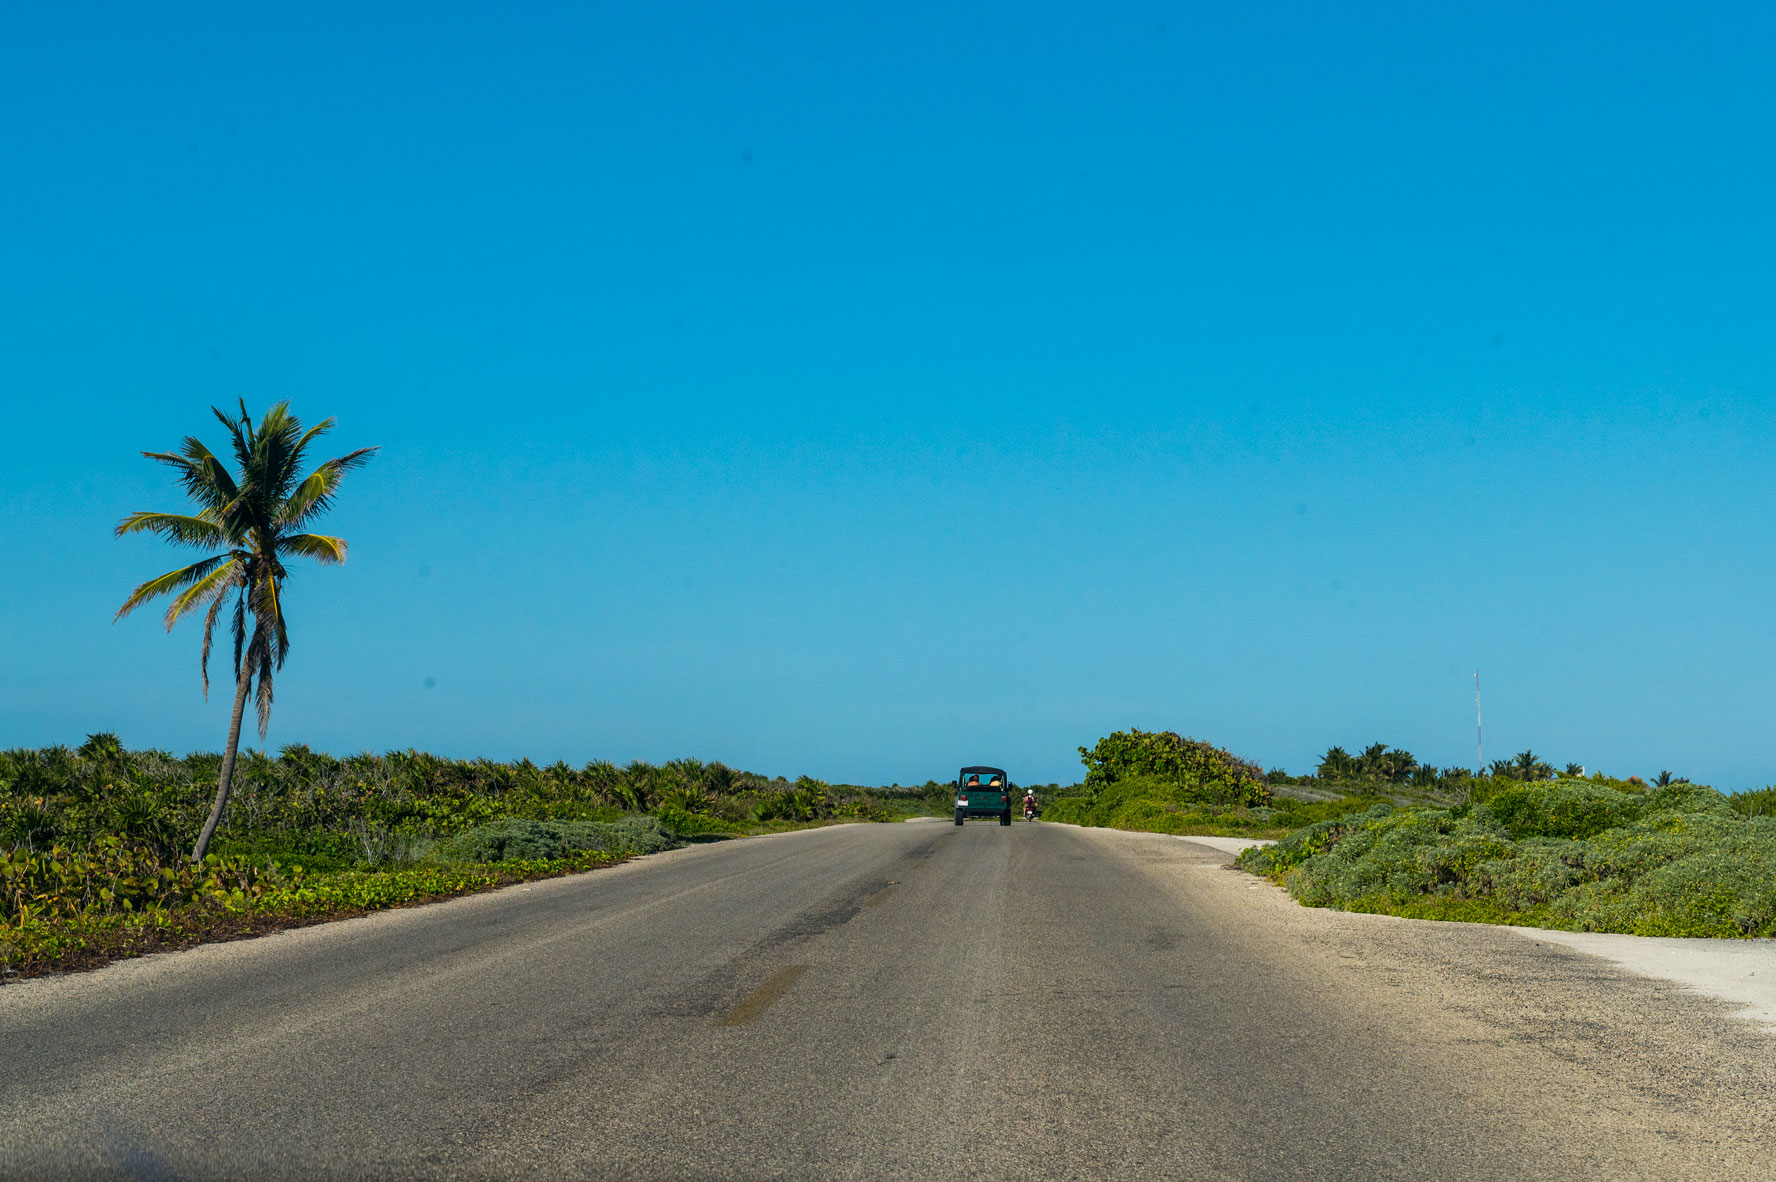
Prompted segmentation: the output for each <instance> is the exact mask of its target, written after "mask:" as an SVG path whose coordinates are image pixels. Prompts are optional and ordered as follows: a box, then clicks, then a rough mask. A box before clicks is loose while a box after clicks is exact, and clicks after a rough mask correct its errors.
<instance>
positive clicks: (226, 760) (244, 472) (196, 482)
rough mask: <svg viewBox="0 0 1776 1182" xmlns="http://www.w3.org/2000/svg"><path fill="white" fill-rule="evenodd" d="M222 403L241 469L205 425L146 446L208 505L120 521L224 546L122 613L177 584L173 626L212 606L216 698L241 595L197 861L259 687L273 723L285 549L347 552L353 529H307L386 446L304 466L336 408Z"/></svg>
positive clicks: (262, 707) (171, 575) (136, 529)
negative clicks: (219, 660) (223, 642)
mask: <svg viewBox="0 0 1776 1182" xmlns="http://www.w3.org/2000/svg"><path fill="white" fill-rule="evenodd" d="M211 409H212V411H214V413H215V415H216V417H217V418H218V419H220V420H222V425H223V426H225V427H227V428H228V433H229V435H230V436H231V437H232V441H233V447H234V460H235V471H234V472H233V473H232V474H231V473H230V472H229V471H228V469H227V467H226V466H225V465H224V464H223V463H222V461H221V460H219V459H217V458H216V456H215V455H214V454H213V453H211V451H210V449H209V448H207V447H205V446H204V445H203V444H202V443H201V442H200V441H199V440H198V438H197V437H196V436H195V435H187V436H186V437H185V442H184V444H183V445H182V446H181V447H180V449H179V452H178V454H176V455H175V454H174V453H172V452H156V451H147V452H143V453H142V454H143V455H145V456H147V457H148V458H149V459H151V460H158V461H159V462H160V463H163V464H166V465H168V466H169V467H171V468H173V469H174V470H175V471H177V473H178V475H179V483H180V484H181V485H183V486H184V489H185V495H186V496H188V497H189V498H190V499H191V500H192V502H193V503H195V504H196V506H197V512H196V513H195V514H180V513H131V514H130V515H129V516H128V517H125V518H124V519H123V520H122V521H120V522H118V524H117V536H118V537H122V536H124V535H125V534H135V533H151V534H159V535H160V536H161V537H162V538H165V539H166V540H167V541H169V542H172V543H173V544H174V545H178V546H191V547H194V548H196V549H200V550H217V551H220V553H216V554H211V555H209V556H208V557H206V558H201V559H199V560H198V561H196V562H194V563H192V564H191V565H190V566H184V567H180V568H179V569H178V570H175V571H169V572H167V573H166V574H164V575H161V576H160V577H159V578H157V579H149V580H148V581H147V582H146V583H143V584H142V585H141V586H140V587H137V588H136V589H135V590H134V591H132V592H131V593H130V597H129V598H128V599H126V600H124V602H123V606H122V607H120V608H118V609H117V616H116V617H115V618H116V619H122V618H123V617H124V616H127V615H129V613H130V612H132V611H134V610H135V609H136V608H138V607H140V606H141V605H142V604H144V603H147V602H148V601H149V600H150V599H156V598H158V597H160V596H162V595H171V596H172V597H173V599H172V603H171V604H170V605H168V607H167V609H166V617H165V620H166V626H167V631H169V632H170V631H172V628H173V625H174V624H176V623H178V622H179V620H180V619H181V618H183V617H184V616H186V615H189V614H190V613H192V612H195V611H197V610H198V609H200V608H202V609H205V612H204V627H203V658H202V662H201V667H202V670H203V691H204V697H206V698H208V697H209V696H210V638H211V636H212V634H213V633H214V632H215V628H216V620H217V617H218V616H219V615H220V614H221V612H222V609H223V606H224V605H225V604H226V603H227V602H228V600H229V598H230V596H231V595H232V597H233V601H234V610H233V619H232V629H233V633H234V714H233V715H232V716H231V718H230V719H229V723H228V747H227V750H225V751H224V752H223V753H222V772H221V774H220V775H219V776H218V777H217V779H216V803H215V805H214V806H213V807H212V808H211V809H210V816H209V820H207V821H205V822H204V827H203V832H201V833H199V834H198V837H197V844H196V846H194V847H193V848H192V851H191V860H192V861H193V862H202V861H203V859H204V854H205V853H207V852H208V850H209V848H210V838H211V837H213V836H214V835H215V832H216V826H217V825H218V824H219V823H220V822H221V820H222V810H223V809H224V808H225V807H226V806H227V804H228V790H229V787H230V785H231V782H232V781H233V778H234V762H235V755H236V753H237V752H238V751H239V749H240V730H241V716H242V715H243V714H244V713H245V712H246V706H247V694H248V691H249V690H254V691H255V699H256V702H257V706H258V712H259V738H260V741H261V742H263V741H264V739H265V728H266V726H267V725H268V724H269V723H270V722H271V682H272V675H273V674H274V673H275V671H276V670H278V669H281V668H283V664H284V657H285V655H286V654H287V653H288V652H289V648H290V637H289V634H288V632H287V631H286V630H285V620H284V608H283V599H284V579H285V577H286V575H287V573H288V572H286V571H285V569H284V562H283V560H284V559H285V558H287V557H289V556H292V555H296V556H300V557H303V558H312V559H314V560H315V561H316V562H320V563H340V562H344V561H345V539H343V538H333V537H328V536H327V535H325V534H315V533H307V532H305V530H304V527H305V526H307V525H308V523H309V522H311V521H313V520H314V519H315V518H316V517H319V516H320V515H321V514H322V513H325V512H326V511H327V510H328V509H329V508H331V507H332V504H333V497H334V494H335V493H337V492H338V490H339V484H340V481H341V480H343V479H344V478H345V474H346V473H347V472H349V471H351V470H352V469H353V468H357V467H360V466H361V465H363V464H365V463H367V462H368V461H369V459H370V456H371V454H372V453H374V452H375V451H376V450H377V449H376V448H374V447H360V448H358V449H357V450H356V451H352V452H347V453H346V454H345V455H343V456H339V457H337V458H335V459H331V460H328V461H326V462H325V463H323V464H321V465H320V466H319V467H317V468H315V469H314V470H313V471H312V472H310V473H309V474H308V475H307V476H303V475H301V472H302V469H303V463H304V459H303V457H304V455H305V453H306V452H307V451H308V445H309V444H311V443H313V442H314V441H315V440H316V439H317V438H319V437H320V436H322V435H325V434H326V433H327V432H328V431H330V430H332V428H333V420H332V419H328V420H326V421H325V422H323V423H321V424H319V425H317V426H314V427H310V428H309V429H308V430H307V431H304V430H303V429H302V423H301V421H300V420H299V419H297V418H296V416H295V415H292V414H291V413H290V404H289V403H288V402H280V403H278V404H277V405H276V406H274V407H272V408H271V409H270V410H268V411H267V412H265V417H264V418H262V419H260V420H259V425H258V426H257V427H255V426H254V425H253V423H252V420H251V419H250V418H249V417H248V415H247V404H246V401H245V400H244V399H243V400H242V401H241V404H240V417H239V418H235V417H232V416H230V415H227V414H225V413H223V412H222V411H220V410H216V409H215V408H213V407H212V408H211ZM249 620H250V621H251V625H252V626H251V629H250V630H249V628H248V621H249Z"/></svg>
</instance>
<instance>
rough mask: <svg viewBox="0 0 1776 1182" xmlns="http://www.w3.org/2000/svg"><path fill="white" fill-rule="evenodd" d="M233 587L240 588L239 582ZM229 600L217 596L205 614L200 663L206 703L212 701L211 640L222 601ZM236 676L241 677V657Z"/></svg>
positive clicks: (237, 663) (235, 671)
mask: <svg viewBox="0 0 1776 1182" xmlns="http://www.w3.org/2000/svg"><path fill="white" fill-rule="evenodd" d="M233 585H234V586H236V587H238V586H240V584H239V583H238V582H237V583H235V584H233ZM227 598H228V597H227V596H226V595H218V596H216V598H214V599H212V600H211V601H210V610H209V611H208V612H207V613H205V615H204V626H203V656H202V658H201V660H200V662H199V665H200V671H201V672H202V673H203V695H204V701H206V702H207V701H209V700H210V638H211V637H212V636H214V635H215V632H216V616H217V615H218V614H220V613H221V611H222V601H223V600H225V599H227ZM234 675H235V676H236V677H239V676H240V659H239V657H236V658H235V662H234Z"/></svg>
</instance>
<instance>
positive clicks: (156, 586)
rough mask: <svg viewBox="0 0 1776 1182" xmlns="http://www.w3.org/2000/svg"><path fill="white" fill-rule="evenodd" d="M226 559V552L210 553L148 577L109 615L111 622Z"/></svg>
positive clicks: (190, 580)
mask: <svg viewBox="0 0 1776 1182" xmlns="http://www.w3.org/2000/svg"><path fill="white" fill-rule="evenodd" d="M228 559H229V555H227V554H212V555H211V556H210V557H208V558H200V559H199V560H198V561H196V562H194V563H192V564H191V565H190V566H182V567H180V568H179V569H178V570H174V571H168V572H167V573H166V574H164V575H161V576H160V577H159V578H157V579H149V580H148V581H147V582H146V583H143V584H142V585H141V586H139V587H137V588H136V589H135V590H134V591H132V592H130V597H129V598H128V599H126V600H124V601H123V606H122V607H120V608H118V609H117V614H116V615H115V616H113V617H111V622H112V623H116V622H117V621H118V620H121V619H123V617H125V616H127V615H129V614H130V613H131V612H133V611H135V610H136V609H137V608H138V607H141V606H142V605H143V604H144V603H147V602H148V601H149V600H150V599H155V598H158V597H159V596H162V595H166V594H169V593H170V592H173V591H177V590H178V589H179V588H181V587H184V586H187V585H189V584H191V583H195V582H196V581H197V580H199V579H201V578H203V577H204V576H205V575H207V574H209V573H210V572H211V571H213V570H215V569H216V567H217V565H218V564H220V563H223V562H227V561H228Z"/></svg>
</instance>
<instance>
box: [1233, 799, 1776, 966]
mask: <svg viewBox="0 0 1776 1182" xmlns="http://www.w3.org/2000/svg"><path fill="white" fill-rule="evenodd" d="M1748 812H1750V810H1749V809H1747V808H1744V807H1735V800H1734V799H1733V798H1729V797H1727V796H1725V795H1723V794H1721V793H1719V792H1716V791H1715V790H1714V789H1712V788H1708V787H1705V786H1701V785H1694V784H1685V783H1679V782H1675V781H1674V782H1672V783H1671V784H1669V785H1667V786H1664V787H1657V788H1651V789H1646V790H1644V791H1622V790H1620V789H1618V788H1613V787H1609V786H1607V785H1604V784H1600V783H1596V782H1592V781H1588V780H1577V779H1575V780H1555V781H1547V782H1539V783H1516V784H1513V785H1512V786H1511V787H1509V788H1505V789H1502V790H1500V791H1497V792H1495V793H1493V794H1492V795H1490V796H1489V798H1488V799H1486V800H1485V801H1483V802H1479V803H1471V804H1466V805H1462V806H1458V807H1455V808H1430V807H1407V808H1401V807H1396V806H1394V805H1391V804H1379V805H1376V806H1374V807H1372V808H1370V809H1367V810H1365V811H1363V812H1360V813H1350V814H1346V815H1344V816H1340V817H1336V818H1329V819H1326V820H1323V821H1319V822H1316V823H1315V824H1312V825H1309V826H1306V827H1303V828H1301V829H1299V830H1297V831H1296V832H1294V833H1291V834H1289V835H1287V836H1286V837H1284V838H1282V839H1281V840H1280V841H1278V842H1277V843H1276V844H1275V845H1273V846H1269V847H1265V848H1261V849H1253V850H1247V851H1246V852H1245V853H1243V854H1241V855H1240V857H1239V862H1238V864H1239V865H1240V867H1241V868H1243V869H1246V870H1249V871H1251V872H1252V873H1255V874H1261V875H1264V876H1266V877H1269V878H1271V879H1273V880H1274V881H1277V882H1280V883H1282V884H1283V885H1284V886H1285V887H1287V888H1288V890H1289V891H1290V893H1292V894H1293V895H1294V896H1295V897H1296V898H1297V899H1299V900H1300V901H1301V902H1302V903H1304V904H1307V905H1309V906H1316V907H1337V908H1341V909H1344V910H1349V911H1370V912H1382V913H1386V914H1391V915H1404V916H1410V917H1416V918H1429V919H1461V920H1475V921H1480V922H1489V923H1517V924H1526V925H1530V926H1541V927H1555V928H1566V929H1571V930H1578V931H1600V932H1625V933H1629V934H1633V935H1643V936H1715V937H1745V936H1771V935H1776V817H1772V816H1769V815H1767V814H1756V813H1752V814H1751V815H1748Z"/></svg>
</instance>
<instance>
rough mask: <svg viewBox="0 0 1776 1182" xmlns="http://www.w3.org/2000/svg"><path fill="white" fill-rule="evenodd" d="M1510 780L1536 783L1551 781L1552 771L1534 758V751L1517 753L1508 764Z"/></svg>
mask: <svg viewBox="0 0 1776 1182" xmlns="http://www.w3.org/2000/svg"><path fill="white" fill-rule="evenodd" d="M1509 766H1510V768H1511V773H1510V774H1511V778H1512V779H1514V780H1525V781H1532V782H1533V781H1537V780H1552V779H1553V778H1554V769H1553V767H1552V766H1550V765H1549V764H1546V763H1544V762H1542V761H1541V760H1540V759H1537V758H1536V753H1535V752H1534V751H1519V752H1518V753H1517V754H1516V755H1515V756H1514V757H1512V759H1511V762H1510V765H1509Z"/></svg>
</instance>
